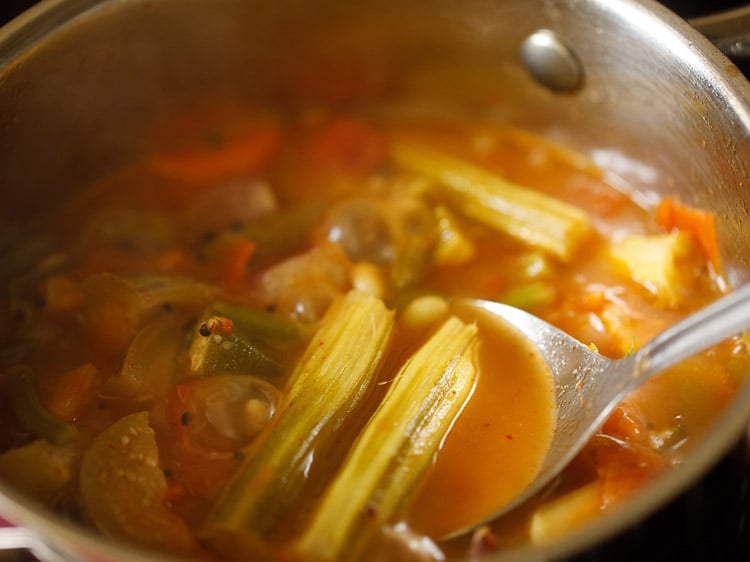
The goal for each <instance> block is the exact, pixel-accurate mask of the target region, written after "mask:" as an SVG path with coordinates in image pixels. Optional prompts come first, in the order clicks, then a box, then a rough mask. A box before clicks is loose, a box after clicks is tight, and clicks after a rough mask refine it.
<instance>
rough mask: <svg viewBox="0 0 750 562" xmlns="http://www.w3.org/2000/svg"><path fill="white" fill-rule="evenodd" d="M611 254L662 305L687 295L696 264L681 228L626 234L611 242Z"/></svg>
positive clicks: (673, 303) (692, 246) (689, 239)
mask: <svg viewBox="0 0 750 562" xmlns="http://www.w3.org/2000/svg"><path fill="white" fill-rule="evenodd" d="M611 255H612V257H613V259H614V260H615V262H616V263H617V264H618V265H619V266H620V267H621V268H622V269H624V270H625V271H627V272H628V274H629V275H630V277H631V278H632V279H633V281H635V282H636V283H638V284H640V285H642V286H643V287H645V288H646V290H648V291H649V292H650V293H652V294H653V295H654V296H655V297H656V298H657V300H658V302H659V303H660V304H661V305H662V306H664V307H666V308H674V307H676V306H678V305H679V304H680V303H682V302H683V301H684V300H685V298H687V296H688V295H689V294H690V292H691V290H692V289H693V285H694V283H695V279H696V268H699V267H700V260H697V259H696V257H697V256H696V251H695V244H694V242H693V239H692V237H691V236H690V235H689V234H688V233H686V232H683V231H676V232H672V233H669V234H633V235H629V236H626V237H625V238H623V239H621V240H619V241H617V242H615V243H614V244H613V245H612V249H611Z"/></svg>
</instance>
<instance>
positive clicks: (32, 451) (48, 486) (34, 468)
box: [0, 439, 78, 504]
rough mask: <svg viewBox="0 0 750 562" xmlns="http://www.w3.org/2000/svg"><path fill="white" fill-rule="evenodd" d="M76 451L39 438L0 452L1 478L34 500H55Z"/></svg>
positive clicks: (69, 473)
mask: <svg viewBox="0 0 750 562" xmlns="http://www.w3.org/2000/svg"><path fill="white" fill-rule="evenodd" d="M77 457H78V453H77V452H76V450H75V448H74V447H72V446H70V445H53V444H52V443H50V442H49V441H45V440H44V439H38V440H36V441H33V442H31V443H29V444H28V445H24V446H23V447H18V448H16V449H11V450H10V451H7V452H5V453H3V454H2V455H0V478H2V479H3V480H5V481H6V482H8V483H10V484H11V485H13V486H15V487H16V488H18V489H19V490H20V491H22V492H23V493H24V494H26V495H28V496H29V497H32V498H34V499H35V500H37V501H40V502H45V503H52V504H54V503H56V502H57V500H59V499H60V498H61V496H62V495H63V493H64V491H65V489H66V488H67V486H68V484H69V483H70V481H71V478H72V475H73V469H74V468H75V467H74V465H75V461H76V459H77Z"/></svg>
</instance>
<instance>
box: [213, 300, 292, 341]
mask: <svg viewBox="0 0 750 562" xmlns="http://www.w3.org/2000/svg"><path fill="white" fill-rule="evenodd" d="M211 310H213V311H214V312H216V313H217V314H220V315H221V316H225V317H227V318H229V319H230V320H231V321H232V322H233V323H234V325H235V326H236V327H237V330H238V331H241V332H244V333H247V334H250V335H252V336H253V337H257V338H260V339H268V340H275V339H279V338H280V339H283V340H299V339H300V337H301V335H300V330H299V328H298V327H297V325H296V324H295V323H294V322H292V321H291V320H288V319H286V318H281V317H280V316H278V315H276V314H273V313H270V312H265V311H262V310H256V309H254V308H250V307H246V306H236V305H232V304H227V303H223V302H219V303H215V304H214V305H213V306H211Z"/></svg>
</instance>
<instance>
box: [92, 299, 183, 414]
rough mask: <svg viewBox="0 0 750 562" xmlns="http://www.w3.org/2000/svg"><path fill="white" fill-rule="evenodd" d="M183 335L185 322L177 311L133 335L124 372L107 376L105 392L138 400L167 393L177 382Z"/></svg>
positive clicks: (167, 314)
mask: <svg viewBox="0 0 750 562" xmlns="http://www.w3.org/2000/svg"><path fill="white" fill-rule="evenodd" d="M183 338H184V329H183V326H182V323H181V322H180V320H179V319H178V318H176V317H175V316H174V315H173V314H170V313H163V314H162V315H160V316H157V317H155V318H154V319H153V320H151V321H150V322H148V323H147V324H146V325H145V326H144V327H143V328H142V329H141V330H140V331H139V332H138V333H137V334H136V336H135V337H134V338H133V341H132V342H131V343H130V345H129V346H128V351H127V354H126V355H125V360H124V362H123V365H122V368H121V369H120V373H119V374H118V375H116V376H113V377H110V378H109V379H108V380H107V383H106V388H105V393H108V394H111V395H113V396H117V397H119V398H130V399H133V400H138V401H140V400H148V399H153V398H159V397H164V396H166V393H167V390H168V389H169V388H170V387H171V385H172V384H174V380H175V374H176V372H177V354H178V352H179V351H180V348H181V347H182V343H183Z"/></svg>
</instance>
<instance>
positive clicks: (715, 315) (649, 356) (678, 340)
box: [635, 284, 750, 379]
mask: <svg viewBox="0 0 750 562" xmlns="http://www.w3.org/2000/svg"><path fill="white" fill-rule="evenodd" d="M747 329H750V284H747V285H743V286H741V287H740V288H738V289H736V290H734V291H732V292H731V293H729V294H728V295H726V296H725V297H722V298H720V299H719V300H717V301H716V302H713V303H711V304H710V305H708V306H707V307H705V308H702V309H701V310H699V311H698V312H696V313H695V314H691V315H690V316H688V317H687V318H685V319H684V320H682V321H681V322H678V323H677V324H675V325H674V326H672V327H671V328H669V329H668V330H666V331H664V332H662V333H661V334H660V335H658V336H657V337H656V338H654V339H653V340H651V341H650V342H649V343H648V344H646V345H645V346H643V347H642V348H641V349H640V351H638V353H637V354H636V357H635V361H636V369H637V378H638V379H643V378H648V377H650V376H652V375H655V374H657V373H660V372H661V371H663V370H665V369H667V368H669V367H671V366H672V365H674V364H676V363H678V362H680V361H682V360H683V359H687V358H688V357H691V356H693V355H695V354H696V353H699V352H701V351H703V350H705V349H708V348H709V347H711V346H713V345H716V344H717V343H720V342H722V341H724V340H726V339H729V338H730V337H732V336H736V335H737V334H739V333H741V332H743V331H745V330H747Z"/></svg>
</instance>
